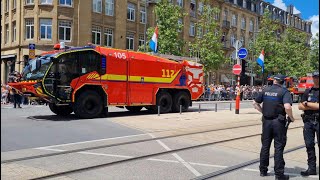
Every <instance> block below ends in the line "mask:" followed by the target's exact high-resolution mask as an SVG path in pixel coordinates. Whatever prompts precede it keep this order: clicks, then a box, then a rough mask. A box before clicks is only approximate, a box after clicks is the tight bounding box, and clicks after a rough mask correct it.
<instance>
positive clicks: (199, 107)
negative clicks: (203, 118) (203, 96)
mask: <svg viewBox="0 0 320 180" xmlns="http://www.w3.org/2000/svg"><path fill="white" fill-rule="evenodd" d="M200 109H201V104H199V113H200Z"/></svg>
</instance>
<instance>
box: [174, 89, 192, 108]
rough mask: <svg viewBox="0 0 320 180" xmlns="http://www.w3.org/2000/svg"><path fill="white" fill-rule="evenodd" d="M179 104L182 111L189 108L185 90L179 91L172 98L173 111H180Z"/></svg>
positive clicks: (188, 99)
mask: <svg viewBox="0 0 320 180" xmlns="http://www.w3.org/2000/svg"><path fill="white" fill-rule="evenodd" d="M180 105H182V107H181V108H182V109H181V110H182V112H186V111H188V109H189V105H190V97H189V95H188V94H187V93H186V92H179V93H177V94H176V95H175V96H174V98H173V107H172V109H173V112H180Z"/></svg>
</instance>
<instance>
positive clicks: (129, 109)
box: [126, 106, 143, 112]
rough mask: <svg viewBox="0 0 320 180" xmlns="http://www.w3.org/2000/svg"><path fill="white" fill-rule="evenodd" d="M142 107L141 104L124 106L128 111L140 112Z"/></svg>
mask: <svg viewBox="0 0 320 180" xmlns="http://www.w3.org/2000/svg"><path fill="white" fill-rule="evenodd" d="M142 108H143V107H142V106H126V109H127V110H128V111H130V112H140V111H141V109H142Z"/></svg>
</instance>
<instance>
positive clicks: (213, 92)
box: [200, 84, 265, 101]
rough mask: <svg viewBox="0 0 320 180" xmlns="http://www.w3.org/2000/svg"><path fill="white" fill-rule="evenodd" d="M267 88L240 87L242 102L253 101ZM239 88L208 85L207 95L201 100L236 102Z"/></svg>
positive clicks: (206, 87) (206, 88)
mask: <svg viewBox="0 0 320 180" xmlns="http://www.w3.org/2000/svg"><path fill="white" fill-rule="evenodd" d="M264 87H265V86H248V85H241V86H240V100H252V99H254V98H255V97H256V96H257V95H258V93H259V92H262V90H263V88H264ZM238 88H239V87H237V86H230V85H214V84H211V85H206V86H205V93H204V94H203V95H202V97H201V98H200V99H201V100H209V101H225V100H235V98H236V96H237V91H238Z"/></svg>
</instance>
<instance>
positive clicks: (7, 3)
mask: <svg viewBox="0 0 320 180" xmlns="http://www.w3.org/2000/svg"><path fill="white" fill-rule="evenodd" d="M9 3H10V1H9V0H6V12H9Z"/></svg>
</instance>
